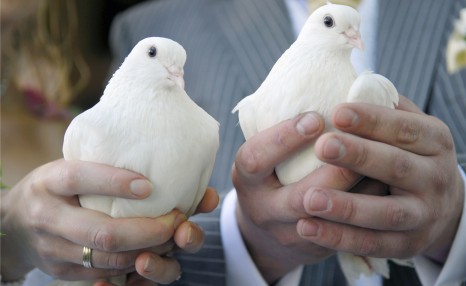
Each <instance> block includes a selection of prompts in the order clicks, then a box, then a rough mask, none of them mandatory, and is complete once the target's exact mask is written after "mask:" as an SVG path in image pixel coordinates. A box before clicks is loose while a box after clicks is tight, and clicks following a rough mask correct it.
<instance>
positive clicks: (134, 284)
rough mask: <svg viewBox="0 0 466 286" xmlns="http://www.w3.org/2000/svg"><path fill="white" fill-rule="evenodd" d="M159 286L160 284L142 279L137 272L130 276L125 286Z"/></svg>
mask: <svg viewBox="0 0 466 286" xmlns="http://www.w3.org/2000/svg"><path fill="white" fill-rule="evenodd" d="M157 285H159V284H158V283H156V282H154V281H150V280H148V279H146V278H144V277H142V276H141V275H139V273H137V272H134V273H131V274H129V277H128V280H127V281H126V284H125V286H157Z"/></svg>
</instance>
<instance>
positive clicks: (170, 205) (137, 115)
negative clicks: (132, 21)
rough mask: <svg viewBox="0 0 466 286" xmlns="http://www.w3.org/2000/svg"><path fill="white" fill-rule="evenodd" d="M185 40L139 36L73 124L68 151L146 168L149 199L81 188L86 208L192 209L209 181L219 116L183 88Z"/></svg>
mask: <svg viewBox="0 0 466 286" xmlns="http://www.w3.org/2000/svg"><path fill="white" fill-rule="evenodd" d="M185 61H186V52H185V50H184V48H183V47H182V46H181V45H180V44H178V43H177V42H175V41H172V40H170V39H166V38H158V37H151V38H146V39H143V40H141V41H140V42H139V43H138V44H137V45H136V46H135V47H134V48H133V50H132V51H131V53H130V54H129V55H128V56H127V57H126V59H125V61H124V62H123V64H122V65H121V67H120V68H119V69H118V70H117V71H116V72H115V73H114V75H113V77H112V78H111V79H110V81H109V83H108V85H107V87H106V88H105V91H104V93H103V96H102V97H101V99H100V101H99V102H98V103H97V104H96V105H95V106H94V107H92V108H91V109H89V110H87V111H85V112H83V113H81V114H80V115H78V116H77V117H76V118H74V120H73V121H72V122H71V124H70V126H69V127H68V129H67V131H66V133H65V138H64V143H63V155H64V158H65V159H66V160H83V161H91V162H97V163H103V164H108V165H112V166H115V167H120V168H125V169H129V170H132V171H134V172H137V173H140V174H142V175H144V176H146V177H147V178H148V179H149V180H150V181H151V183H152V184H153V189H154V191H153V192H152V193H151V195H150V196H149V197H148V198H146V199H144V200H129V199H123V198H116V197H107V196H97V195H84V196H80V198H79V199H80V203H81V205H82V206H83V207H85V208H90V209H94V210H98V211H101V212H104V213H106V214H109V215H111V216H112V217H157V216H160V215H163V214H166V213H168V212H170V211H171V210H173V209H175V208H176V209H179V210H180V211H182V212H183V213H185V214H186V215H187V216H189V215H191V214H193V212H194V211H195V209H196V207H197V205H198V203H199V202H200V200H201V199H202V197H203V195H204V192H205V190H206V187H207V184H208V182H209V179H210V176H211V173H212V168H213V164H214V161H215V157H216V152H217V149H218V146H219V124H218V122H217V121H216V120H215V119H214V118H212V117H211V116H210V115H209V114H207V112H205V111H204V110H203V109H202V108H200V107H199V106H198V105H196V104H195V103H194V101H192V100H191V98H190V97H189V96H188V95H187V94H186V92H185V91H184V80H183V66H184V64H185Z"/></svg>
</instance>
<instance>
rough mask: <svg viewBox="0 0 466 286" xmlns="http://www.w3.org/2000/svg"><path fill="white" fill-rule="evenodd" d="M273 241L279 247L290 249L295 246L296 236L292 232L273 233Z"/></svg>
mask: <svg viewBox="0 0 466 286" xmlns="http://www.w3.org/2000/svg"><path fill="white" fill-rule="evenodd" d="M274 236H275V239H276V240H277V242H278V243H279V245H280V246H281V247H285V248H290V247H293V246H294V245H296V243H297V239H298V237H297V235H295V232H292V231H280V232H276V233H275V235H274Z"/></svg>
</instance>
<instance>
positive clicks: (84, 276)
mask: <svg viewBox="0 0 466 286" xmlns="http://www.w3.org/2000/svg"><path fill="white" fill-rule="evenodd" d="M44 270H45V272H46V273H48V274H50V275H52V276H53V277H56V278H58V279H62V280H91V279H99V278H102V277H116V276H121V275H125V274H126V273H129V272H132V271H134V267H131V268H128V269H99V268H84V267H83V266H82V265H76V264H72V263H69V264H66V263H59V264H49V265H48V266H47V267H45V268H44Z"/></svg>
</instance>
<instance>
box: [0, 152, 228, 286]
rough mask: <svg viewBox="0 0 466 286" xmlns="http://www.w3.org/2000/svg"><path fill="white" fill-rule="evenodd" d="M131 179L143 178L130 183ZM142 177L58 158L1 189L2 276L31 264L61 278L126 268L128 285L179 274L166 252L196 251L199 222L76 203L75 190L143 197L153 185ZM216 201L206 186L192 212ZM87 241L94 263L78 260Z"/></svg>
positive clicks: (16, 274)
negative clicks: (121, 213) (111, 212)
mask: <svg viewBox="0 0 466 286" xmlns="http://www.w3.org/2000/svg"><path fill="white" fill-rule="evenodd" d="M134 180H143V181H139V182H142V183H138V184H135V185H137V186H138V188H134V187H133V188H131V186H134V184H133V185H132V184H131V182H133V181H134ZM144 180H145V178H144V177H143V176H141V175H139V174H136V173H133V172H130V171H127V170H123V169H119V168H113V167H110V166H106V165H101V164H95V163H88V162H78V161H65V160H58V161H54V162H51V163H48V164H46V165H43V166H41V167H39V168H37V169H35V170H34V171H32V172H31V173H30V174H29V175H27V176H26V177H25V178H24V179H23V180H22V181H21V182H19V183H18V184H17V185H15V186H14V187H13V188H12V189H10V190H6V191H2V192H1V219H2V221H1V222H2V233H3V234H4V235H3V236H1V243H2V257H1V258H2V259H1V273H2V279H4V280H6V281H8V280H15V279H18V278H20V277H22V276H24V275H25V274H26V273H27V272H28V271H30V270H32V269H33V268H35V267H37V268H40V269H41V270H43V271H45V272H46V273H49V274H51V275H52V276H54V277H57V278H59V279H64V280H66V279H71V280H73V279H79V280H83V279H84V280H85V279H96V278H102V277H111V276H117V275H122V274H129V276H128V277H129V278H128V284H127V285H154V283H155V282H159V283H169V282H172V281H174V280H175V279H177V278H178V277H179V276H180V266H179V264H178V262H177V261H176V260H175V259H174V258H170V257H167V256H166V254H168V253H171V252H173V251H174V250H176V249H178V248H180V249H182V250H184V251H188V252H196V251H198V250H199V249H200V248H201V247H202V244H203V241H204V234H203V232H202V230H201V228H200V227H199V226H197V225H196V224H194V223H192V222H190V221H187V219H186V217H185V216H184V214H182V213H181V212H179V211H177V210H174V211H172V212H170V213H169V214H167V215H164V216H161V217H158V218H112V217H110V216H108V215H106V214H103V213H100V212H97V211H93V210H89V209H85V208H81V207H80V205H79V200H78V196H77V195H80V194H98V195H110V196H117V197H122V198H129V199H144V198H145V197H147V196H148V195H149V194H150V192H151V191H152V187H151V185H150V184H148V183H147V182H146V181H144ZM144 182H146V183H144ZM218 200H219V199H218V195H217V193H216V192H215V191H214V190H213V189H207V191H206V194H205V196H204V198H203V201H202V202H201V203H200V205H199V206H198V209H197V211H198V212H209V211H212V210H213V209H214V208H215V207H216V206H217V204H218ZM135 233H137V234H138V235H134V234H135ZM84 245H85V246H88V247H91V248H92V249H93V253H92V263H93V266H94V267H95V268H93V269H86V268H84V267H83V266H82V247H83V246H84ZM147 279H148V280H147ZM140 280H145V281H147V282H144V283H146V284H141V283H139V282H138V281H140ZM149 281H151V282H150V283H151V284H147V283H149ZM152 281H153V282H152Z"/></svg>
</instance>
